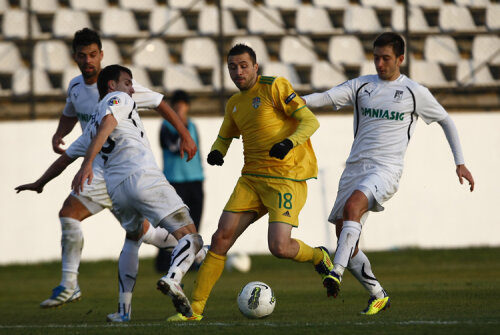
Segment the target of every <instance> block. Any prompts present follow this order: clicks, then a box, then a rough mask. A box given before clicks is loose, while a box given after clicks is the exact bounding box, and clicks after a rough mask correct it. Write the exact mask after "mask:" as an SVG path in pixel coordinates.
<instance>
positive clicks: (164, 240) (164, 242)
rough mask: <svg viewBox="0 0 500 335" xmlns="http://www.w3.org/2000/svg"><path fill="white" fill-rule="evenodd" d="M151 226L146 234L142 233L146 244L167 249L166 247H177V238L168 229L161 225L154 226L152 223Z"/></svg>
mask: <svg viewBox="0 0 500 335" xmlns="http://www.w3.org/2000/svg"><path fill="white" fill-rule="evenodd" d="M147 224H149V228H148V230H147V231H146V233H145V234H144V235H142V238H141V239H142V242H144V243H146V244H152V245H154V246H155V247H158V248H161V249H165V248H175V246H176V245H177V240H176V239H175V237H174V236H173V235H172V234H170V233H169V232H168V231H167V230H166V229H164V228H161V227H156V228H155V227H153V225H152V224H151V223H149V222H148V223H147Z"/></svg>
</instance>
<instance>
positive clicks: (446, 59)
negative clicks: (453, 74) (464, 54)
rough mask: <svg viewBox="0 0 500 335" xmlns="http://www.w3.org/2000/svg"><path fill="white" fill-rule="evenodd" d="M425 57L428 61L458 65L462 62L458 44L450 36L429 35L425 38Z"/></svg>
mask: <svg viewBox="0 0 500 335" xmlns="http://www.w3.org/2000/svg"><path fill="white" fill-rule="evenodd" d="M424 57H425V59H426V60H427V61H432V62H437V63H439V64H444V65H457V63H458V61H459V60H460V53H459V51H458V47H457V43H456V42H455V40H454V39H453V37H451V36H449V35H429V36H427V37H426V38H425V43H424Z"/></svg>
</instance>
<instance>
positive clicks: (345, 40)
mask: <svg viewBox="0 0 500 335" xmlns="http://www.w3.org/2000/svg"><path fill="white" fill-rule="evenodd" d="M328 59H329V60H330V62H332V63H334V64H341V65H347V66H360V65H361V64H362V63H363V62H364V61H365V60H366V57H365V54H364V51H363V45H362V44H361V41H360V40H359V39H358V38H357V37H356V36H354V35H341V36H332V37H331V38H330V42H329V44H328Z"/></svg>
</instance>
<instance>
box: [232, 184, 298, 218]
mask: <svg viewBox="0 0 500 335" xmlns="http://www.w3.org/2000/svg"><path fill="white" fill-rule="evenodd" d="M306 198H307V183H306V182H305V181H293V180H288V179H279V178H265V177H254V176H241V177H240V178H239V179H238V182H237V183H236V186H235V187H234V190H233V194H231V197H230V198H229V200H228V202H227V204H226V206H225V207H224V210H225V211H227V212H256V213H257V218H256V220H257V219H258V218H260V217H262V216H264V215H265V214H266V213H269V223H272V222H284V223H287V224H289V225H292V226H294V227H298V225H299V213H300V211H301V210H302V207H304V204H305V203H306Z"/></svg>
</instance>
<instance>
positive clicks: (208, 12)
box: [198, 5, 242, 36]
mask: <svg viewBox="0 0 500 335" xmlns="http://www.w3.org/2000/svg"><path fill="white" fill-rule="evenodd" d="M198 31H199V32H200V34H202V35H218V34H219V9H218V8H217V7H216V6H213V5H210V6H208V5H207V6H205V7H203V8H202V9H201V10H200V13H199V15H198ZM222 31H223V32H224V34H225V35H229V36H234V35H237V34H241V33H242V31H240V30H238V28H237V27H236V23H235V21H234V18H233V16H232V14H231V12H230V11H229V10H228V9H223V10H222Z"/></svg>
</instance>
